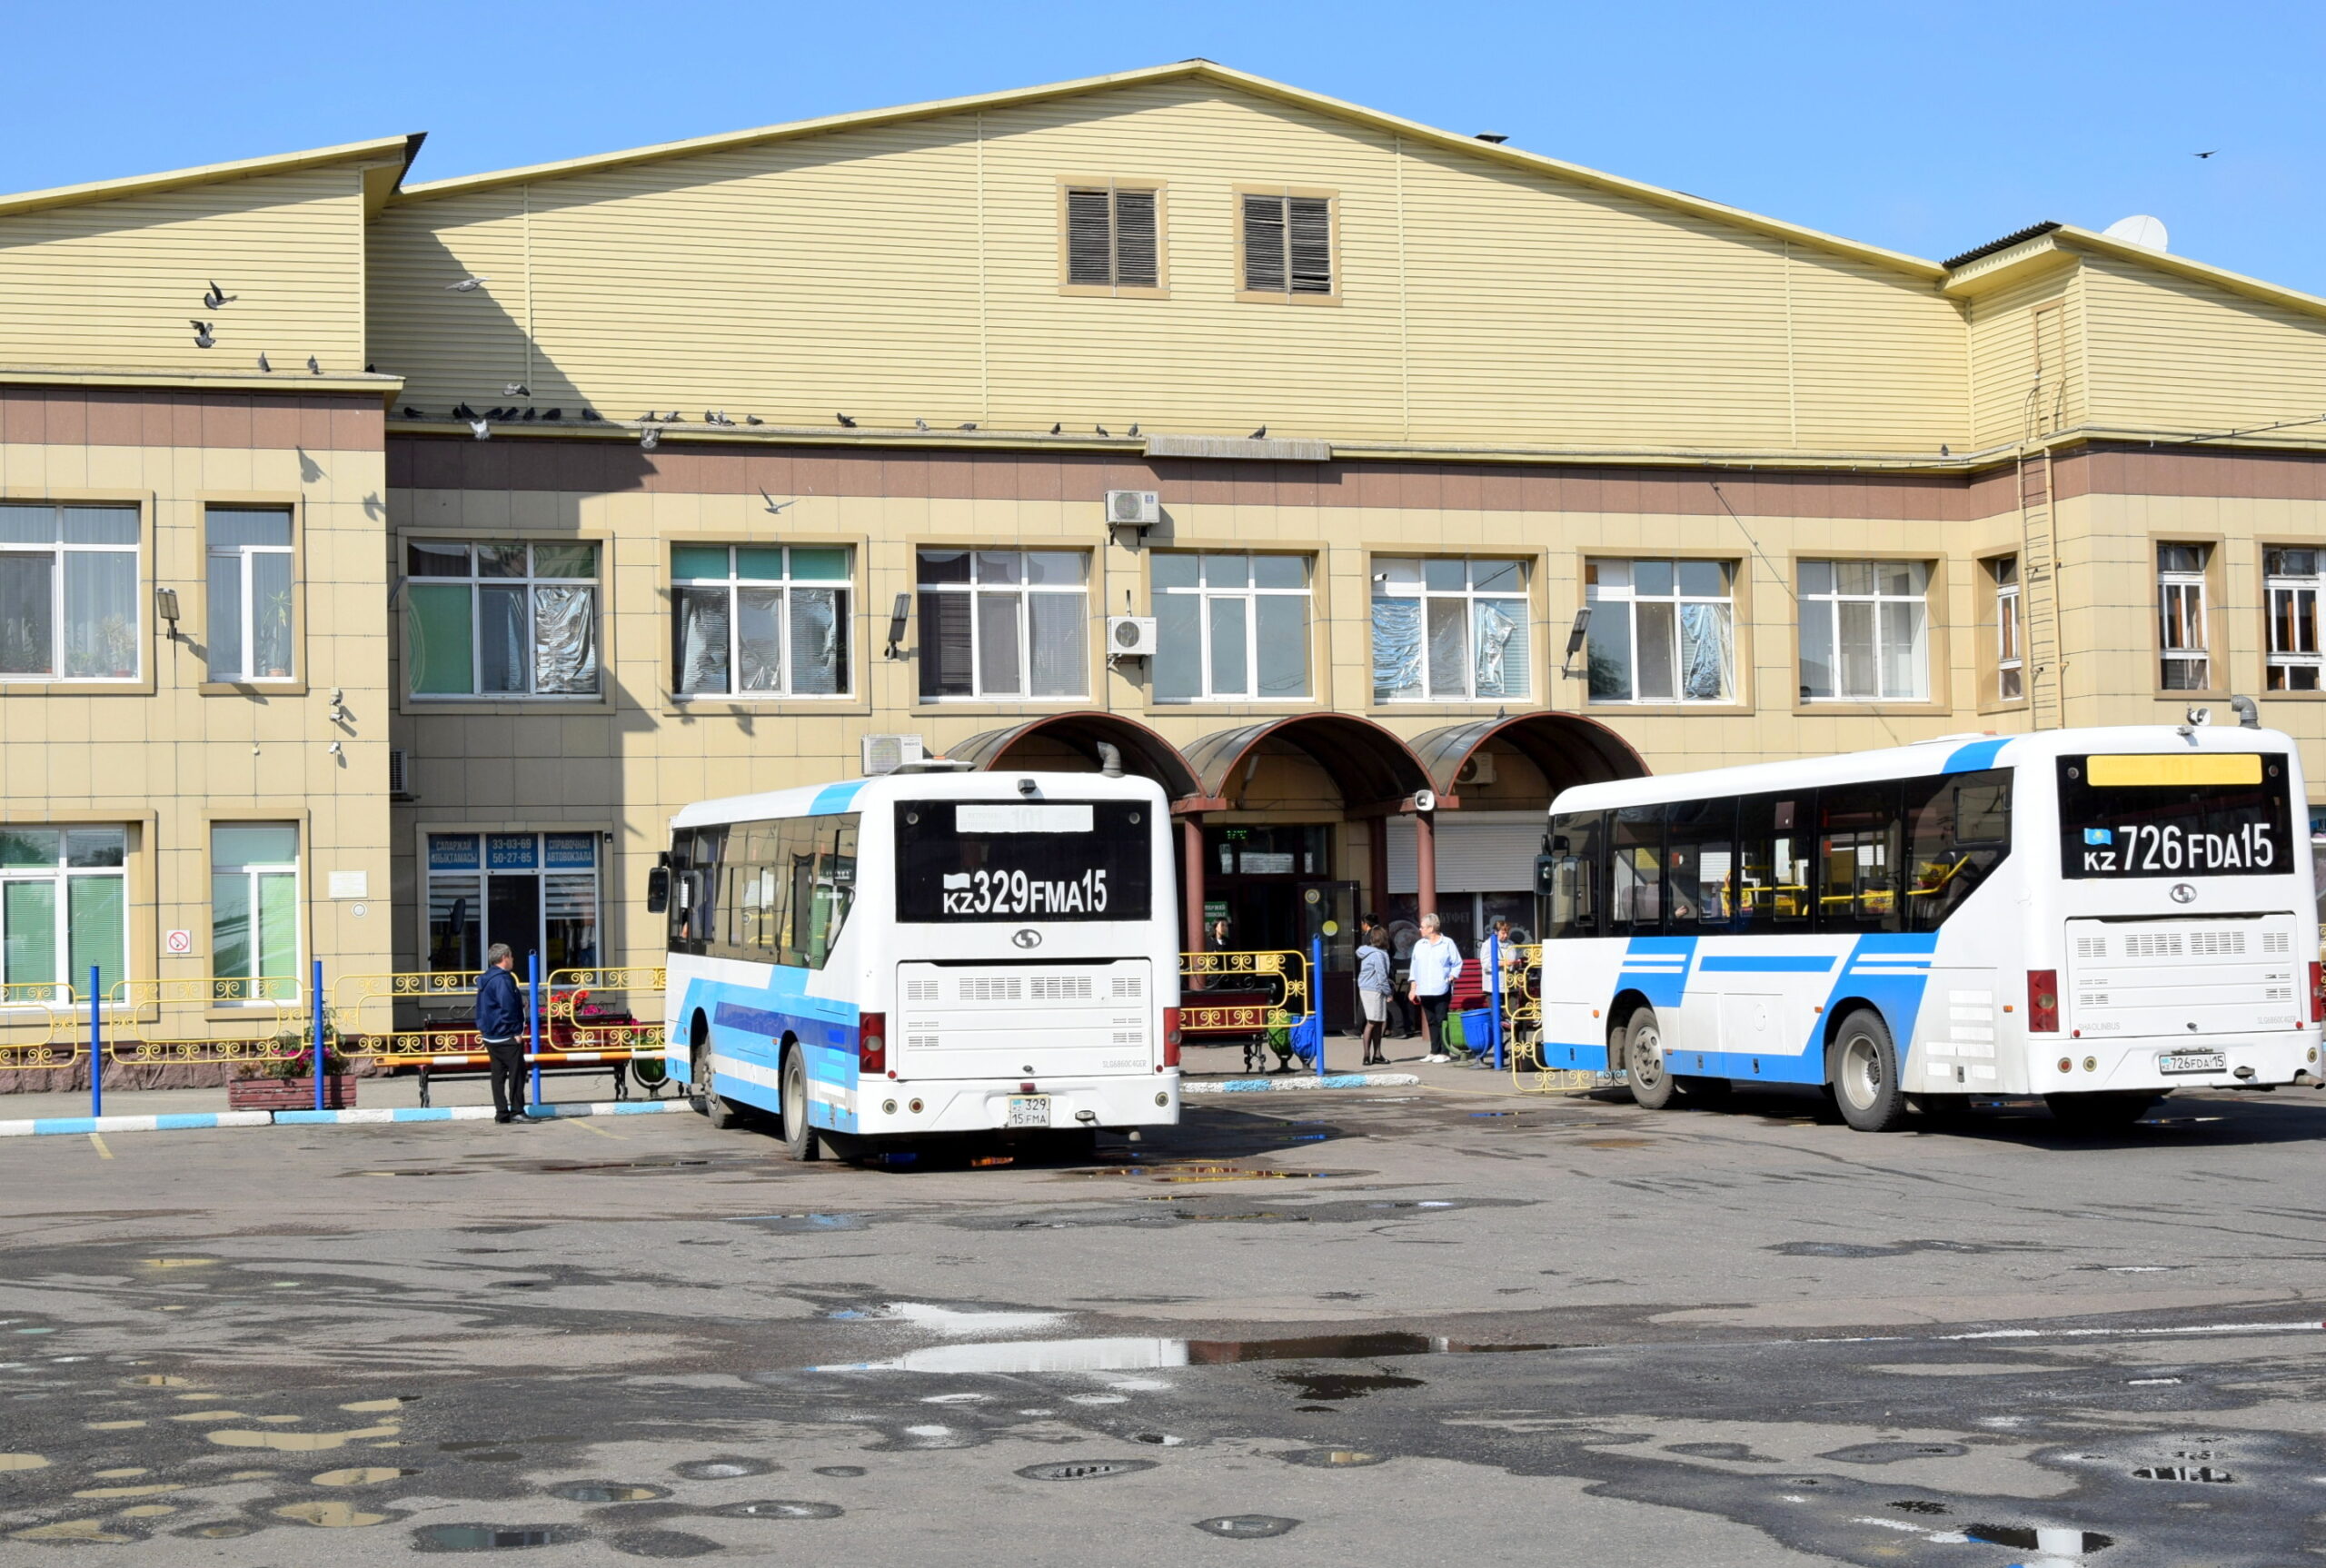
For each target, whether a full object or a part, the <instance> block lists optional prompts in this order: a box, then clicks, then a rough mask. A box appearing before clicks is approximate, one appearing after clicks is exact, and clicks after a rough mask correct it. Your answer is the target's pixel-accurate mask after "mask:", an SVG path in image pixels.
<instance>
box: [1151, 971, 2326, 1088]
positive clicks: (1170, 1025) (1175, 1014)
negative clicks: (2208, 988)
mask: <svg viewBox="0 0 2326 1568" xmlns="http://www.w3.org/2000/svg"><path fill="white" fill-rule="evenodd" d="M2310 974H2311V979H2313V980H2315V979H2316V978H2317V976H2318V966H2317V965H2315V964H2312V965H2311V966H2310ZM1178 1065H1179V1009H1178V1008H1177V1007H1166V1008H1164V1009H1163V1066H1162V1067H1160V1068H1158V1069H1157V1070H1158V1071H1161V1072H1168V1071H1169V1070H1170V1069H1171V1068H1173V1067H1178Z"/></svg>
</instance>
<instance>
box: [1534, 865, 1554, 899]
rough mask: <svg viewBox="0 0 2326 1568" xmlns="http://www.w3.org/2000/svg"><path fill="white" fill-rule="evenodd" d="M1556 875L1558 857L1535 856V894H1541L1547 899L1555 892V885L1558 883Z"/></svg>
mask: <svg viewBox="0 0 2326 1568" xmlns="http://www.w3.org/2000/svg"><path fill="white" fill-rule="evenodd" d="M1558 874H1559V857H1557V856H1556V855H1537V856H1536V857H1535V891H1536V892H1537V893H1539V894H1541V895H1542V896H1543V897H1544V898H1549V897H1550V896H1551V895H1552V893H1553V892H1555V891H1556V883H1557V881H1558Z"/></svg>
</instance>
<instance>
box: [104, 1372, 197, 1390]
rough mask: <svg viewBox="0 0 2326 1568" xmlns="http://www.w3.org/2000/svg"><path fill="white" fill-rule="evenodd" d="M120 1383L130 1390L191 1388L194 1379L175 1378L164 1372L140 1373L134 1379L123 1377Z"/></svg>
mask: <svg viewBox="0 0 2326 1568" xmlns="http://www.w3.org/2000/svg"><path fill="white" fill-rule="evenodd" d="M122 1381H123V1382H124V1383H125V1384H129V1385H130V1386H131V1387H132V1388H191V1387H193V1386H194V1379H192V1378H191V1377H176V1376H173V1375H172V1374H169V1373H166V1372H144V1373H140V1374H138V1375H136V1376H135V1377H124V1378H123V1379H122Z"/></svg>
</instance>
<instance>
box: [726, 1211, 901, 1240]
mask: <svg viewBox="0 0 2326 1568" xmlns="http://www.w3.org/2000/svg"><path fill="white" fill-rule="evenodd" d="M730 1223H731V1224H734V1225H750V1226H758V1227H759V1228H760V1229H761V1230H766V1231H773V1232H774V1233H775V1234H777V1235H778V1236H814V1235H820V1234H822V1233H823V1232H826V1231H835V1230H862V1229H864V1228H865V1226H866V1225H867V1224H868V1222H867V1221H866V1219H865V1217H864V1216H862V1215H860V1214H747V1215H738V1216H735V1217H734V1219H733V1220H731V1222H730Z"/></svg>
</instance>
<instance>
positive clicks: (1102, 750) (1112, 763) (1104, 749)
mask: <svg viewBox="0 0 2326 1568" xmlns="http://www.w3.org/2000/svg"><path fill="white" fill-rule="evenodd" d="M2246 706H2247V707H2249V708H2250V707H2251V706H2252V702H2251V700H2250V699H2249V700H2246ZM1098 772H1099V774H1100V776H1101V777H1103V778H1108V779H1119V778H1121V777H1122V776H1123V749H1122V748H1121V747H1119V746H1118V745H1116V744H1115V743H1114V742H1113V741H1111V740H1101V741H1099V742H1098Z"/></svg>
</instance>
